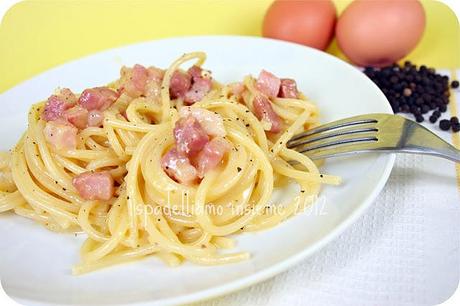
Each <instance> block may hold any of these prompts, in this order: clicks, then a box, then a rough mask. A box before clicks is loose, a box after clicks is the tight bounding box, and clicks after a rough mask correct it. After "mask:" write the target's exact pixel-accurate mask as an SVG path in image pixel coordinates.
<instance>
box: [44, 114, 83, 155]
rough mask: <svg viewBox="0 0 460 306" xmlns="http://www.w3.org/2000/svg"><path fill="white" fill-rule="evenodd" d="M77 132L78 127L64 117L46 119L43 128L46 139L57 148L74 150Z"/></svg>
mask: <svg viewBox="0 0 460 306" xmlns="http://www.w3.org/2000/svg"><path fill="white" fill-rule="evenodd" d="M77 133H78V129H77V128H76V127H74V126H73V125H72V124H70V123H69V122H67V121H65V120H64V119H58V120H55V121H48V122H47V123H46V126H45V128H44V129H43V134H44V135H45V139H46V141H47V142H48V143H49V144H51V145H52V146H53V147H54V148H56V149H57V150H74V149H75V148H76V147H77Z"/></svg>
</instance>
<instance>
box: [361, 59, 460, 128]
mask: <svg viewBox="0 0 460 306" xmlns="http://www.w3.org/2000/svg"><path fill="white" fill-rule="evenodd" d="M364 73H365V74H366V75H367V76H368V77H369V78H370V79H371V80H372V81H373V82H374V83H375V84H376V85H377V86H378V87H379V88H380V89H381V90H382V92H383V93H384V94H385V96H386V97H387V99H388V101H389V102H390V104H391V107H392V109H393V111H394V112H395V113H411V114H413V115H414V117H415V120H416V121H417V122H422V121H424V119H425V118H424V115H425V114H427V113H429V112H430V111H432V113H431V115H430V117H429V121H430V122H431V123H436V121H437V120H438V119H439V117H441V113H444V112H445V111H447V105H448V104H449V96H450V92H449V77H448V76H445V75H441V74H438V73H436V70H435V69H434V68H427V67H426V66H425V65H422V66H420V67H417V66H416V65H414V64H412V63H411V62H409V61H406V62H405V63H404V65H402V66H400V65H398V64H393V65H391V66H387V67H383V68H373V67H366V68H365V69H364ZM450 85H451V86H452V88H458V87H459V82H458V81H453V82H452V83H451V84H450ZM439 127H440V128H441V129H442V130H449V129H450V128H452V131H454V132H458V131H460V123H459V121H458V118H457V117H452V118H451V119H450V120H441V121H440V123H439Z"/></svg>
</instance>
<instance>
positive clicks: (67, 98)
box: [42, 88, 77, 121]
mask: <svg viewBox="0 0 460 306" xmlns="http://www.w3.org/2000/svg"><path fill="white" fill-rule="evenodd" d="M76 103H77V97H76V96H75V94H74V93H73V92H72V91H71V90H70V89H68V88H63V89H61V90H60V91H59V92H58V93H57V94H55V95H52V96H50V97H49V98H48V101H47V102H46V104H45V109H44V110H43V113H42V118H43V119H44V120H46V121H52V120H57V119H59V118H61V117H62V114H63V113H64V111H65V110H67V109H69V108H71V107H73V106H74V105H75V104H76Z"/></svg>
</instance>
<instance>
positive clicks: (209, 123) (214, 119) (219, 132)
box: [179, 106, 227, 137]
mask: <svg viewBox="0 0 460 306" xmlns="http://www.w3.org/2000/svg"><path fill="white" fill-rule="evenodd" d="M179 116H180V117H181V118H186V117H188V116H193V117H194V118H195V119H197V120H198V122H199V123H200V125H201V127H202V128H203V129H204V130H205V131H206V134H208V135H209V136H220V137H224V136H225V135H226V134H227V132H226V131H225V128H224V120H223V119H222V117H221V116H220V115H219V114H217V113H214V112H211V111H209V110H207V109H204V108H199V107H190V106H184V107H182V108H181V109H180V111H179Z"/></svg>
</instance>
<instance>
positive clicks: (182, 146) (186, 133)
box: [174, 116, 209, 157]
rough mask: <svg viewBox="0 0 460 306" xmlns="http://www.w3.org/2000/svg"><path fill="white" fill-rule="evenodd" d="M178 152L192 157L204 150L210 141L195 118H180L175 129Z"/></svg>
mask: <svg viewBox="0 0 460 306" xmlns="http://www.w3.org/2000/svg"><path fill="white" fill-rule="evenodd" d="M174 138H175V139H176V147H177V151H178V152H179V153H180V154H183V155H185V156H187V157H192V156H194V155H196V154H197V153H198V152H200V151H201V149H203V147H204V146H205V144H206V143H207V142H208V141H209V137H208V135H207V134H206V131H205V130H204V129H203V127H202V126H201V125H200V123H199V122H198V120H197V119H196V118H195V117H193V116H188V117H185V118H180V119H179V120H178V121H177V122H176V125H175V127H174Z"/></svg>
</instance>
